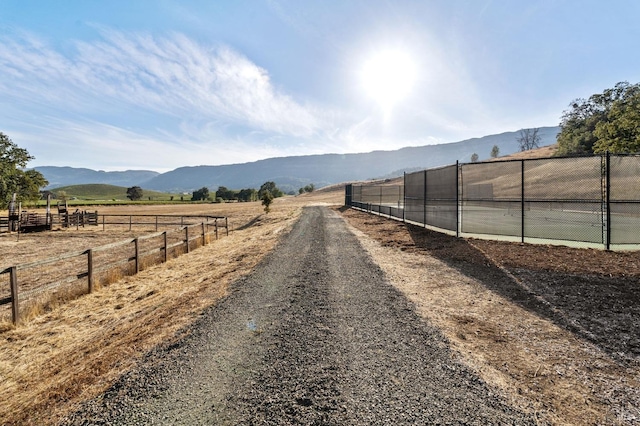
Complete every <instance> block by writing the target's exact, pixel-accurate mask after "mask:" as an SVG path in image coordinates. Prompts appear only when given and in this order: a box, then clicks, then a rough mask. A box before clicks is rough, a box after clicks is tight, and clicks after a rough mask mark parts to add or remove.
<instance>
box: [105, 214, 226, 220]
mask: <svg viewBox="0 0 640 426" xmlns="http://www.w3.org/2000/svg"><path fill="white" fill-rule="evenodd" d="M100 216H111V217H188V218H199V217H206V218H209V219H226V218H227V217H226V216H213V215H210V214H120V213H118V214H111V213H107V214H100Z"/></svg>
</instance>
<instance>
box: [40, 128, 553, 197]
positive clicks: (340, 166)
mask: <svg viewBox="0 0 640 426" xmlns="http://www.w3.org/2000/svg"><path fill="white" fill-rule="evenodd" d="M558 132H559V128H558V127H542V128H540V132H539V134H540V136H541V140H540V146H546V145H552V144H554V143H555V142H556V136H557V134H558ZM517 137H518V132H507V133H502V134H499V135H491V136H485V137H482V138H474V139H468V140H465V141H461V142H454V143H446V144H439V145H427V146H421V147H408V148H402V149H399V150H396V151H374V152H369V153H365V154H325V155H308V156H298V157H283V158H270V159H266V160H260V161H255V162H252V163H244V164H232V165H223V166H195V167H180V168H178V169H175V170H172V171H170V172H167V173H163V174H157V173H155V172H139V173H141V175H140V176H139V180H137V181H135V182H133V181H128V183H126V184H120V185H122V186H127V187H130V186H133V185H138V186H141V187H142V188H146V189H153V190H158V191H165V192H190V191H193V190H195V189H198V188H202V187H203V186H206V187H208V188H209V189H210V190H212V191H215V190H216V189H217V188H218V187H219V186H226V187H228V188H232V189H242V188H259V187H260V185H262V184H263V183H264V182H267V181H274V182H276V184H277V185H278V187H279V188H280V189H282V190H284V191H285V192H287V191H291V190H292V191H296V192H297V190H298V188H301V187H303V186H305V185H307V184H309V183H313V184H314V185H315V186H316V188H320V187H323V186H326V185H331V184H334V183H340V182H349V181H355V180H366V179H372V178H378V177H381V176H385V177H393V176H396V175H402V173H403V172H404V171H408V170H416V169H423V168H430V167H437V166H442V165H447V164H453V163H455V162H456V161H460V162H469V161H471V155H472V154H474V153H476V154H478V156H479V159H480V160H481V161H482V160H486V159H489V157H490V154H491V148H492V147H493V146H494V145H497V146H498V148H499V149H500V154H501V155H509V154H512V153H515V152H518V143H517V140H516V139H517ZM44 169H47V168H44V167H39V168H37V170H39V171H40V172H42V173H43V174H44V176H45V178H47V179H48V180H49V182H50V183H51V186H53V185H55V184H54V182H57V181H61V180H63V179H62V177H59V178H58V179H55V178H52V177H51V176H50V175H49V173H48V171H47V170H44ZM53 169H58V170H54V171H57V172H60V173H61V172H62V170H59V169H70V168H53ZM71 170H85V171H86V170H88V169H71ZM94 173H102V174H103V175H102V176H105V177H106V176H109V177H110V178H113V177H114V175H109V174H105V173H106V172H94ZM109 173H123V174H127V173H135V171H131V172H109ZM154 173H155V174H154ZM151 174H154V175H153V176H151ZM75 176H76V178H79V174H76V175H75ZM97 176H98V175H88V177H87V179H89V178H91V179H96V178H97ZM149 176H150V177H149ZM75 183H111V182H100V181H93V182H92V181H90V180H85V181H84V182H75Z"/></svg>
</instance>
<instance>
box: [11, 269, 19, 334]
mask: <svg viewBox="0 0 640 426" xmlns="http://www.w3.org/2000/svg"><path fill="white" fill-rule="evenodd" d="M9 280H10V284H11V319H12V321H13V324H18V322H19V321H20V307H19V305H18V268H17V267H15V266H12V267H11V270H10V272H9Z"/></svg>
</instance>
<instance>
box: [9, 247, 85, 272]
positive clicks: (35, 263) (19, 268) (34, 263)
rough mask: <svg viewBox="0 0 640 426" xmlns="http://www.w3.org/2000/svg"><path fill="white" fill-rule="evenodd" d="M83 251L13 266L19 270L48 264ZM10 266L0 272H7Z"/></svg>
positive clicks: (78, 254)
mask: <svg viewBox="0 0 640 426" xmlns="http://www.w3.org/2000/svg"><path fill="white" fill-rule="evenodd" d="M85 253H86V250H83V251H74V252H70V253H65V254H62V255H60V256H56V257H50V258H48V259H43V260H36V261H34V262H29V263H22V264H20V265H15V268H16V270H18V271H21V270H24V269H29V268H35V267H36V266H44V265H48V264H50V263H55V262H59V261H61V260H65V259H70V258H72V257H77V256H82V255H83V254H85ZM11 268H12V266H9V267H8V268H5V269H3V270H0V274H6V273H8V272H9V271H11Z"/></svg>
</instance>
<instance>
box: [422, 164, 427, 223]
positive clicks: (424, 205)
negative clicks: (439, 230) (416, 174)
mask: <svg viewBox="0 0 640 426" xmlns="http://www.w3.org/2000/svg"><path fill="white" fill-rule="evenodd" d="M422 194H423V195H422V197H423V198H422V224H423V225H424V227H425V228H426V227H427V171H426V170H425V171H424V188H423V191H422Z"/></svg>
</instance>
